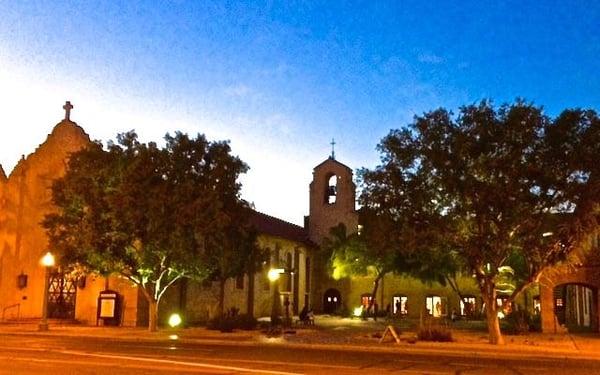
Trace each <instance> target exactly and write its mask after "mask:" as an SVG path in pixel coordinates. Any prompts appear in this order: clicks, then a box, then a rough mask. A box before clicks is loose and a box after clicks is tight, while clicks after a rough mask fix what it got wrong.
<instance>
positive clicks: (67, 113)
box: [63, 100, 73, 121]
mask: <svg viewBox="0 0 600 375" xmlns="http://www.w3.org/2000/svg"><path fill="white" fill-rule="evenodd" d="M63 109H64V110H65V120H67V121H71V118H70V117H71V110H72V109H73V105H72V104H71V102H70V101H68V100H67V102H66V103H65V105H63Z"/></svg>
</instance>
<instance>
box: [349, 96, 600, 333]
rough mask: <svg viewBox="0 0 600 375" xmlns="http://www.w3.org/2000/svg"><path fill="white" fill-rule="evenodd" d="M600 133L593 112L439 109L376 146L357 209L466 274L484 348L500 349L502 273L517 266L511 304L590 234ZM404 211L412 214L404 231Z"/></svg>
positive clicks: (598, 196) (598, 191)
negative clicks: (477, 301) (450, 257)
mask: <svg viewBox="0 0 600 375" xmlns="http://www.w3.org/2000/svg"><path fill="white" fill-rule="evenodd" d="M599 132H600V123H599V120H598V116H597V115H596V113H595V112H593V111H583V110H566V111H564V112H563V113H562V114H561V115H560V116H558V117H557V118H555V119H550V118H549V117H548V116H546V115H545V114H544V113H543V111H542V109H541V108H539V107H535V106H534V105H531V104H528V103H525V102H523V101H521V100H518V101H517V102H515V103H514V104H512V105H503V106H500V107H499V108H495V107H494V106H493V105H492V104H491V103H489V102H487V101H483V102H481V103H480V104H479V105H469V106H465V107H462V108H461V109H460V112H459V115H458V116H456V117H455V116H453V115H452V114H451V113H449V112H448V111H446V110H444V109H438V110H435V111H432V112H429V113H425V114H424V115H422V116H417V117H415V120H414V122H413V123H412V124H411V125H410V126H409V127H408V128H405V129H399V130H392V131H391V132H390V133H389V135H387V136H386V137H385V138H384V139H383V140H382V142H381V143H380V144H379V146H378V149H379V151H380V152H381V153H382V157H381V165H379V166H377V167H376V168H375V169H373V170H365V171H364V172H363V173H362V176H361V177H362V184H363V192H362V194H361V197H360V200H361V203H362V204H363V205H364V206H366V207H369V208H370V209H372V210H374V211H375V212H378V213H382V214H386V215H388V216H389V217H390V218H391V219H392V220H397V221H400V220H402V221H403V222H404V223H405V225H408V227H413V228H422V227H423V226H426V227H427V228H428V229H427V231H426V233H427V232H429V234H428V236H418V237H416V240H417V241H423V243H424V244H426V245H427V246H428V247H431V248H433V249H435V250H434V251H436V252H437V253H438V254H454V256H456V257H457V258H458V259H459V260H460V262H462V263H463V264H464V265H465V266H466V267H467V268H468V271H469V272H471V273H473V274H474V275H475V278H476V281H477V284H478V286H479V289H480V292H481V296H482V298H483V300H484V303H485V306H486V318H487V325H488V331H489V336H490V342H491V343H495V344H501V343H503V338H502V335H501V332H500V326H499V321H498V316H497V313H498V311H497V309H498V307H497V304H496V295H497V282H498V281H499V277H502V276H503V275H501V273H502V270H505V269H506V268H505V267H507V266H512V265H513V263H514V262H516V263H517V264H519V265H520V266H519V267H520V268H519V269H520V271H521V272H522V273H521V277H519V282H520V284H519V285H517V286H516V287H515V289H514V291H513V294H512V295H511V296H510V298H511V299H513V300H514V298H515V297H516V296H517V295H518V294H519V293H520V292H522V291H523V289H524V288H526V287H527V286H528V285H529V284H531V283H532V282H535V281H537V280H538V279H539V277H540V274H541V273H542V271H543V270H544V269H546V268H547V267H550V266H552V265H555V264H556V263H557V262H560V261H563V260H565V258H566V256H567V255H568V254H569V253H570V252H571V251H572V250H573V249H575V248H578V247H580V246H582V243H584V242H585V241H586V239H587V238H588V237H589V235H590V234H592V233H593V231H595V230H596V228H598V223H599V217H598V214H599V211H598V208H599V205H598V203H599V200H600V177H599V176H600V173H599V172H600V171H599V163H597V162H596V161H595V158H597V155H599V154H600V142H599V141H600V134H599ZM405 202H410V205H411V209H413V210H415V212H416V215H412V216H413V217H410V218H409V219H408V223H406V221H407V219H406V217H402V215H403V214H405V213H406V212H407V210H406V209H405V205H406V204H405Z"/></svg>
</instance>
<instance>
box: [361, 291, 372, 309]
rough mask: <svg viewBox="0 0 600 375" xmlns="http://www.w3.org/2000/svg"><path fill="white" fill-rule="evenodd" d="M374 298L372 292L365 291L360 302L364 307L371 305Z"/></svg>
mask: <svg viewBox="0 0 600 375" xmlns="http://www.w3.org/2000/svg"><path fill="white" fill-rule="evenodd" d="M372 299H373V297H371V293H365V294H363V295H362V296H360V304H361V305H362V306H364V307H369V303H370V302H371V300H372Z"/></svg>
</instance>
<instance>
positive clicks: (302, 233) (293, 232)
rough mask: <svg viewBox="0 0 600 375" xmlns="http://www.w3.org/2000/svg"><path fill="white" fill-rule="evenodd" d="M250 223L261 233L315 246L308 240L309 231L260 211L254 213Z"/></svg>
mask: <svg viewBox="0 0 600 375" xmlns="http://www.w3.org/2000/svg"><path fill="white" fill-rule="evenodd" d="M250 223H251V224H252V225H253V226H254V227H255V228H256V230H257V231H258V232H259V233H263V234H268V235H271V236H276V237H281V238H284V239H286V240H290V241H296V242H302V243H304V244H306V245H309V246H314V245H313V244H312V243H311V242H310V240H309V239H308V232H307V230H306V229H305V228H303V227H301V226H299V225H296V224H292V223H289V222H287V221H284V220H281V219H278V218H276V217H273V216H269V215H267V214H263V213H262V212H258V211H252V213H251V215H250Z"/></svg>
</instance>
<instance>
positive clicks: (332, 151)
mask: <svg viewBox="0 0 600 375" xmlns="http://www.w3.org/2000/svg"><path fill="white" fill-rule="evenodd" d="M329 144H330V145H331V158H332V159H334V160H335V139H333V138H331V142H330V143H329Z"/></svg>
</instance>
